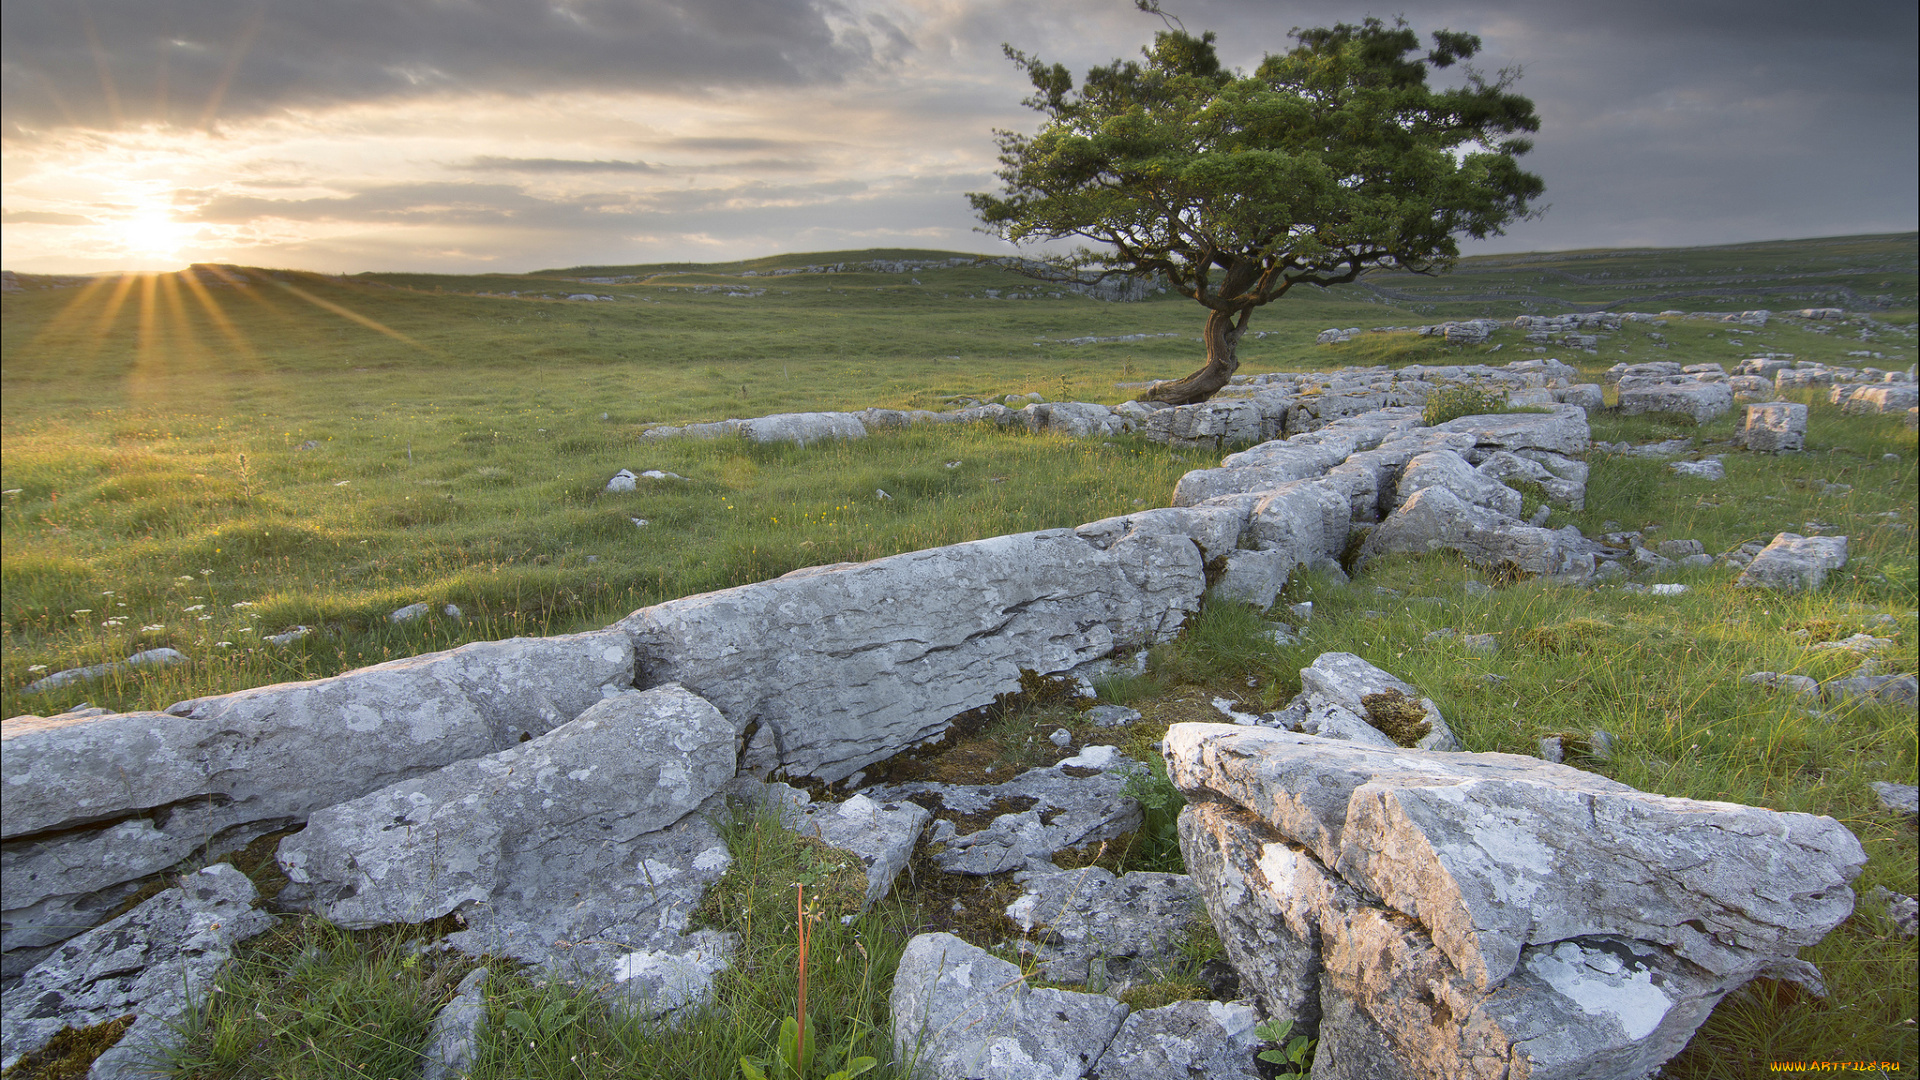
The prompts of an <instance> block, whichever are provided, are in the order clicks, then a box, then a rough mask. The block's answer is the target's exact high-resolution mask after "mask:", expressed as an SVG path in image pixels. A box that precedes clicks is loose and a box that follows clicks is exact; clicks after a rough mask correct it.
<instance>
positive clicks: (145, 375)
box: [127, 274, 162, 402]
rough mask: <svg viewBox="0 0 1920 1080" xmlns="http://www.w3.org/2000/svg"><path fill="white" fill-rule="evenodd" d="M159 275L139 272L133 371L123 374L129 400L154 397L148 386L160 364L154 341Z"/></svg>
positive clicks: (156, 323)
mask: <svg viewBox="0 0 1920 1080" xmlns="http://www.w3.org/2000/svg"><path fill="white" fill-rule="evenodd" d="M159 278H160V275H159V274H142V275H140V313H139V320H140V321H139V330H138V333H137V335H136V336H135V337H134V344H133V370H131V371H129V372H128V373H127V397H128V399H129V400H131V401H136V402H144V401H147V400H150V399H151V398H152V397H153V396H154V394H153V393H152V392H151V387H152V386H153V385H154V384H155V383H156V382H157V381H158V380H157V375H158V370H157V369H159V368H160V367H161V366H162V362H161V358H160V357H159V355H158V349H157V342H156V338H157V337H158V336H159V325H158V324H159V318H158V316H159V313H160V305H159V303H158V299H159V297H158V293H159V288H160V281H159Z"/></svg>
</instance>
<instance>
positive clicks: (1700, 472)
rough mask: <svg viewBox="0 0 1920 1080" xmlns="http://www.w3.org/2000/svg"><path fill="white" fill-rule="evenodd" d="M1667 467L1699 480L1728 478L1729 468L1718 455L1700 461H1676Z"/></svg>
mask: <svg viewBox="0 0 1920 1080" xmlns="http://www.w3.org/2000/svg"><path fill="white" fill-rule="evenodd" d="M1667 467H1668V468H1669V469H1672V470H1673V471H1674V472H1676V473H1678V474H1680V475H1681V476H1691V477H1693V478H1695V479H1697V480H1725V479H1726V478H1727V468H1726V466H1725V465H1723V464H1721V462H1720V459H1719V458H1717V457H1710V458H1702V459H1701V460H1699V461H1676V462H1674V463H1673V464H1671V465H1669V466H1667Z"/></svg>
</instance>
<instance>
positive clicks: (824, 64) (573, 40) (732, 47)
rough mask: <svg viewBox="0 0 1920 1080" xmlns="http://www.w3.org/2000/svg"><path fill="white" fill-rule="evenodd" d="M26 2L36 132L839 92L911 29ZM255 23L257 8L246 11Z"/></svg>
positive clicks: (624, 16) (15, 122) (472, 9)
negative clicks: (413, 102)
mask: <svg viewBox="0 0 1920 1080" xmlns="http://www.w3.org/2000/svg"><path fill="white" fill-rule="evenodd" d="M236 6H237V5H235V4H234V3H233V2H232V0H175V2H171V3H156V2H154V0H91V2H90V3H85V4H82V3H74V2H72V0H8V3H7V4H5V5H4V7H0V41H4V45H3V46H0V48H3V49H4V52H3V53H0V55H4V60H5V62H4V65H0V93H3V94H4V97H3V98H0V114H3V115H4V117H5V119H6V121H7V123H8V124H9V126H10V127H13V128H15V129H20V130H28V129H45V128H49V127H60V126H74V125H78V126H89V127H111V126H118V125H120V124H124V123H144V122H155V121H159V122H172V123H180V124H189V125H191V124H198V123H202V122H204V121H206V120H207V119H209V118H218V119H227V120H233V119H243V118H246V117H252V116H259V115H263V114H268V113H273V112H277V111H281V110H286V109H311V108H325V107H329V106H333V105H338V104H342V103H349V102H365V101H379V100H391V99H395V98H406V97H416V96H421V95H429V94H441V93H455V94H460V93H501V92H507V93H520V94H534V93H544V92H553V91H564V90H575V89H593V90H596V91H603V92H604V91H609V90H615V89H622V88H624V89H631V90H644V91H650V92H655V93H682V94H688V95H697V94H700V93H704V92H708V91H712V90H714V89H717V88H733V87H750V86H794V85H802V84H811V83H820V82H835V81H839V80H840V79H842V78H844V77H846V76H847V75H848V74H849V73H852V72H857V71H860V70H863V69H864V68H866V67H868V66H870V65H872V64H873V63H875V62H877V61H878V60H879V59H880V58H881V57H883V56H885V55H889V54H891V53H897V51H898V50H899V49H900V48H901V43H900V41H899V40H897V37H898V34H897V29H895V28H892V27H890V26H887V25H883V24H880V23H875V22H873V21H871V20H860V19H848V18H845V17H843V16H842V12H843V10H844V9H843V8H842V6H841V5H840V4H838V3H835V2H833V0H553V2H550V3H528V2H525V0H468V2H464V3H441V2H436V0H327V2H325V3H313V2H310V0H259V2H258V3H257V4H256V5H253V6H251V7H250V8H249V7H241V8H240V9H239V11H236ZM242 12H244V14H242Z"/></svg>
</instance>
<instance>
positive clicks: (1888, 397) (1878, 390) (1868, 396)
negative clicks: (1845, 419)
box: [1840, 383, 1920, 415]
mask: <svg viewBox="0 0 1920 1080" xmlns="http://www.w3.org/2000/svg"><path fill="white" fill-rule="evenodd" d="M1916 404H1920V389H1916V388H1915V387H1914V386H1912V385H1911V384H1901V383H1894V384H1889V385H1881V386H1863V387H1861V388H1860V389H1858V390H1855V391H1854V392H1853V393H1852V394H1851V395H1850V396H1848V398H1847V400H1846V402H1845V403H1844V404H1842V405H1841V406H1840V411H1841V412H1844V413H1860V414H1866V415H1878V414H1880V413H1901V412H1905V411H1907V410H1908V409H1911V408H1913V407H1914V406H1915V405H1916Z"/></svg>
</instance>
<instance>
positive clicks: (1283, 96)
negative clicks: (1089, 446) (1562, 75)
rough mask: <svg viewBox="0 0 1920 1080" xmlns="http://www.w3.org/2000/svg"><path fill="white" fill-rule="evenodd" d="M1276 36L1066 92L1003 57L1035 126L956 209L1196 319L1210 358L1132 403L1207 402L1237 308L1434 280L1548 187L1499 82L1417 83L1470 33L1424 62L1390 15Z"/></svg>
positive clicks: (1473, 43) (1448, 60)
mask: <svg viewBox="0 0 1920 1080" xmlns="http://www.w3.org/2000/svg"><path fill="white" fill-rule="evenodd" d="M1141 6H1142V8H1143V10H1148V11H1154V12H1156V13H1157V8H1155V7H1153V5H1152V4H1151V2H1150V0H1142V3H1141ZM1290 36H1291V37H1292V38H1293V40H1294V42H1295V44H1294V47H1293V48H1291V49H1289V50H1288V51H1286V52H1284V53H1277V54H1269V55H1267V56H1266V58H1265V59H1264V60H1262V61H1261V63H1260V66H1259V67H1258V68H1257V69H1255V70H1254V71H1253V72H1252V73H1251V74H1246V73H1242V72H1237V71H1232V70H1229V69H1227V68H1226V67H1224V66H1222V64H1221V62H1220V58H1219V56H1218V55H1217V53H1216V52H1215V49H1214V42H1215V40H1216V39H1215V36H1214V34H1213V33H1212V32H1207V33H1205V34H1202V35H1200V36H1198V37H1196V36H1194V35H1192V34H1189V33H1187V32H1186V31H1185V30H1184V29H1182V28H1177V25H1176V26H1175V27H1174V28H1170V29H1168V30H1166V31H1163V32H1160V33H1158V34H1156V35H1154V41H1153V45H1152V46H1151V47H1150V48H1146V49H1143V50H1142V54H1143V57H1144V63H1143V62H1141V61H1136V60H1125V61H1123V60H1115V61H1114V62H1113V63H1111V64H1109V65H1107V66H1105V67H1097V68H1094V69H1093V70H1092V71H1089V72H1088V73H1087V76H1086V78H1085V79H1084V80H1083V81H1082V82H1081V84H1080V85H1079V86H1078V87H1076V86H1075V85H1074V82H1073V77H1072V75H1071V74H1070V73H1069V72H1068V71H1067V69H1066V68H1065V67H1064V66H1063V65H1060V64H1053V65H1048V64H1046V63H1043V62H1042V61H1041V60H1039V59H1037V58H1035V57H1032V56H1028V55H1027V54H1026V53H1024V52H1021V51H1020V50H1018V49H1015V48H1014V47H1013V46H1011V45H1009V46H1006V52H1007V56H1008V57H1009V58H1010V59H1012V60H1013V61H1014V62H1015V63H1017V64H1019V65H1020V66H1021V67H1022V68H1024V69H1025V70H1026V72H1027V74H1028V76H1029V77H1031V78H1032V80H1033V85H1034V87H1035V90H1036V93H1034V94H1033V95H1032V96H1031V97H1029V98H1027V99H1026V101H1025V104H1026V105H1028V106H1029V107H1031V108H1033V109H1035V110H1037V111H1038V112H1040V113H1041V114H1042V115H1043V116H1044V117H1045V118H1046V119H1045V122H1044V123H1043V124H1042V125H1041V128H1040V130H1039V132H1038V133H1036V134H1034V135H1032V136H1027V135H1022V134H1020V133H1018V132H1011V131H997V132H995V135H996V136H997V138H998V140H999V146H1000V164H1001V168H1000V171H999V174H998V175H999V177H1000V179H1001V181H1002V182H1003V183H1004V185H1005V187H1004V189H1003V190H1002V191H1000V192H999V193H996V194H979V193H976V194H970V195H969V196H968V199H969V200H971V202H972V203H973V208H974V211H975V213H977V214H978V215H979V217H980V219H981V220H982V221H983V222H984V224H985V226H986V230H987V231H989V232H991V233H994V234H995V235H998V236H1001V237H1003V238H1004V239H1007V240H1011V241H1013V242H1014V243H1016V244H1018V243H1023V242H1034V241H1044V240H1059V239H1065V238H1079V239H1081V240H1084V241H1091V244H1090V245H1088V246H1083V247H1081V248H1080V249H1078V250H1077V251H1076V252H1075V253H1074V254H1072V255H1067V256H1059V257H1055V258H1053V259H1050V260H1048V263H1049V265H1050V266H1051V267H1052V268H1053V270H1054V272H1056V273H1059V274H1062V275H1065V274H1078V273H1084V272H1085V271H1087V270H1089V269H1092V270H1095V271H1098V272H1101V273H1102V274H1130V275H1147V274H1153V275H1158V276H1160V277H1161V278H1163V279H1165V281H1166V282H1167V283H1168V285H1169V286H1170V287H1171V288H1173V289H1174V290H1176V291H1178V292H1179V293H1180V294H1182V295H1184V296H1187V297H1189V298H1191V299H1193V300H1196V301H1198V302H1199V303H1201V304H1202V305H1204V306H1205V307H1206V308H1207V309H1208V311H1209V314H1208V317H1207V334H1206V342H1207V365H1206V366H1205V367H1203V368H1201V369H1200V370H1199V371H1196V372H1194V373H1193V374H1192V375H1189V376H1187V377H1186V378H1184V379H1180V380H1176V381H1172V382H1164V383H1157V384H1155V386H1154V387H1153V388H1151V389H1149V390H1148V391H1147V393H1145V394H1143V395H1142V399H1143V400H1158V401H1166V402H1171V403H1173V404H1183V403H1186V402H1191V401H1204V400H1206V399H1207V398H1208V397H1211V396H1212V395H1213V394H1214V393H1215V392H1217V391H1218V390H1219V389H1220V388H1221V387H1223V386H1225V385H1227V381H1228V379H1229V378H1230V377H1231V376H1232V374H1233V372H1234V370H1235V369H1236V368H1238V366H1239V361H1238V359H1237V356H1236V347H1237V343H1238V341H1239V338H1240V335H1241V334H1242V333H1244V332H1245V330H1246V326H1247V321H1248V319H1249V318H1250V316H1251V315H1252V312H1253V310H1254V309H1255V308H1257V307H1260V306H1261V305H1263V304H1266V303H1269V302H1271V301H1273V300H1276V299H1279V298H1280V297H1281V296H1284V295H1285V294H1286V293H1287V291H1288V290H1289V289H1291V288H1293V287H1294V286H1295V285H1299V284H1303V283H1304V284H1309V285H1320V286H1326V285H1333V284H1338V283H1340V282H1348V281H1353V280H1355V279H1356V278H1358V277H1359V276H1360V275H1361V273H1363V272H1364V271H1366V270H1368V269H1371V268H1374V267H1385V268H1395V267H1398V268H1403V269H1407V270H1411V271H1415V272H1423V273H1424V272H1434V271H1438V270H1442V269H1445V268H1446V267H1448V266H1449V265H1451V264H1452V262H1453V261H1454V260H1456V259H1457V258H1458V257H1459V254H1460V248H1459V244H1458V237H1461V236H1471V237H1475V238H1484V237H1487V236H1491V235H1496V234H1498V233H1500V232H1502V231H1503V230H1504V228H1505V227H1506V226H1507V225H1508V224H1509V223H1511V222H1513V221H1515V220H1516V219H1519V218H1522V217H1525V216H1527V215H1528V214H1529V213H1530V212H1531V202H1532V200H1534V199H1535V198H1537V197H1538V196H1539V195H1540V194H1541V192H1542V191H1543V190H1544V188H1545V185H1544V184H1543V183H1542V182H1541V180H1540V178H1539V177H1537V176H1534V175H1532V174H1530V173H1527V172H1524V171H1522V170H1521V168H1520V167H1519V164H1518V163H1517V161H1516V159H1517V158H1518V157H1519V156H1520V155H1522V154H1524V153H1526V152H1527V151H1528V150H1529V149H1531V147H1532V144H1531V142H1530V141H1529V140H1528V139H1527V138H1525V137H1524V135H1523V134H1522V133H1527V132H1534V131H1538V130H1539V127H1540V121H1539V118H1538V117H1537V116H1535V115H1534V110H1533V103H1532V102H1531V101H1529V100H1527V99H1526V98H1524V97H1521V96H1520V95H1518V94H1515V93H1512V92H1511V87H1512V84H1513V82H1514V80H1515V78H1516V77H1517V74H1516V73H1514V72H1510V71H1503V72H1500V73H1499V74H1498V75H1497V76H1495V77H1493V78H1491V79H1490V78H1488V77H1486V76H1485V75H1483V74H1481V73H1480V72H1478V71H1475V70H1474V69H1473V68H1471V67H1470V66H1467V67H1465V78H1464V79H1462V80H1460V82H1461V85H1460V86H1458V87H1456V88H1450V89H1436V88H1433V87H1430V86H1428V84H1427V74H1428V71H1429V69H1439V68H1447V67H1451V66H1452V65H1454V64H1456V63H1459V62H1461V61H1464V60H1468V59H1470V58H1471V57H1472V56H1473V55H1474V54H1475V53H1476V52H1478V51H1479V49H1480V39H1479V38H1477V37H1475V36H1473V35H1471V34H1461V33H1454V32H1452V31H1448V30H1441V31H1438V32H1436V33H1434V34H1433V35H1432V36H1431V40H1432V45H1431V47H1430V48H1427V49H1425V50H1424V52H1423V50H1422V46H1421V41H1420V37H1419V35H1418V34H1416V33H1415V32H1414V31H1413V30H1412V29H1410V28H1409V27H1408V26H1407V24H1406V23H1405V22H1404V21H1402V20H1395V22H1394V23H1393V24H1392V25H1387V24H1386V23H1383V22H1382V21H1381V20H1379V19H1373V18H1369V19H1366V20H1365V21H1363V22H1362V23H1360V24H1359V25H1357V26H1349V25H1347V24H1344V23H1342V24H1339V25H1336V26H1333V27H1329V28H1324V29H1309V30H1302V29H1298V28H1296V29H1294V30H1293V31H1292V33H1291V35H1290Z"/></svg>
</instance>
